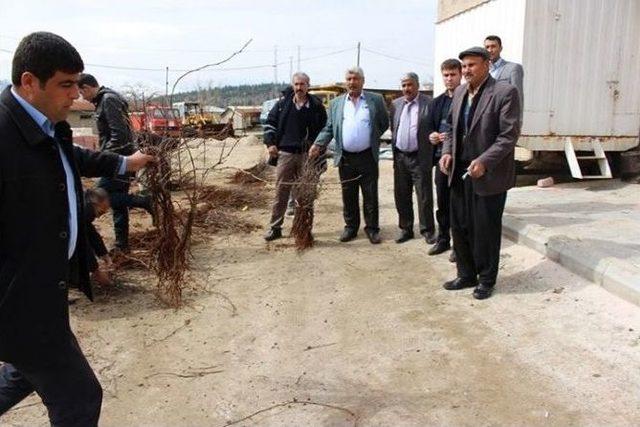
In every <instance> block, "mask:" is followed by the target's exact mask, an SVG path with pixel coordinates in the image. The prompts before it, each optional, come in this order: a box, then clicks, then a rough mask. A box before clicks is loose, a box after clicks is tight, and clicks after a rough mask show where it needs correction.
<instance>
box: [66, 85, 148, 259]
mask: <svg viewBox="0 0 640 427" xmlns="http://www.w3.org/2000/svg"><path fill="white" fill-rule="evenodd" d="M78 86H79V87H80V94H81V95H82V97H83V98H84V99H86V100H87V101H89V102H92V103H93V104H94V105H95V106H96V113H95V116H96V124H97V128H98V138H99V144H100V151H108V152H111V153H116V154H121V155H123V156H128V155H130V154H132V153H133V152H135V151H136V144H135V142H134V138H133V132H132V131H131V126H130V122H129V105H128V104H127V101H126V100H125V99H124V98H123V97H122V96H121V95H120V94H119V93H117V92H116V91H114V90H112V89H109V88H108V87H104V86H100V85H99V84H98V81H97V80H96V78H95V77H94V76H92V75H91V74H87V73H83V74H81V75H80V80H79V81H78ZM131 177H132V175H131V174H127V175H122V176H108V177H102V178H100V181H99V182H98V187H101V188H104V189H105V190H106V191H107V192H108V193H109V198H110V199H111V210H112V212H113V230H114V234H115V238H116V242H115V246H116V248H118V249H120V250H122V251H125V252H126V251H128V250H129V208H142V209H145V210H146V211H147V212H149V213H150V214H152V215H153V209H152V206H151V199H150V198H149V197H148V196H140V195H134V194H129V187H130V179H131Z"/></svg>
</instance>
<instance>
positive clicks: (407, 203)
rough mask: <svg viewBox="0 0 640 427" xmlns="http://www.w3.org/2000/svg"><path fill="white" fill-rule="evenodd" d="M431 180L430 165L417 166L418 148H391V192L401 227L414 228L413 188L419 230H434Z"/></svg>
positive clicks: (418, 162) (407, 229)
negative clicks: (425, 166)
mask: <svg viewBox="0 0 640 427" xmlns="http://www.w3.org/2000/svg"><path fill="white" fill-rule="evenodd" d="M431 180H432V178H431V168H429V169H427V170H425V169H423V168H421V167H420V159H419V157H418V152H415V153H404V152H402V151H400V150H395V151H394V153H393V195H394V199H395V202H396V210H397V211H398V226H399V227H400V228H401V229H402V230H406V231H410V232H413V219H414V216H413V189H414V188H415V191H416V198H417V201H418V206H417V207H418V221H419V222H420V234H424V233H433V232H434V231H435V228H436V225H435V221H434V219H433V186H432V184H431Z"/></svg>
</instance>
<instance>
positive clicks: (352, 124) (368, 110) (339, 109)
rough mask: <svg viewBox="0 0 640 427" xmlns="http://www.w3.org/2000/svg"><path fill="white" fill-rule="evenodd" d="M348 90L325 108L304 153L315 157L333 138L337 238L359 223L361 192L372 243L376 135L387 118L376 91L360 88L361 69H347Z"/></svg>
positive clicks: (345, 237) (376, 233) (376, 231)
mask: <svg viewBox="0 0 640 427" xmlns="http://www.w3.org/2000/svg"><path fill="white" fill-rule="evenodd" d="M345 80H346V84H347V94H345V95H341V96H339V97H337V98H336V99H334V100H333V101H332V102H331V105H330V106H329V116H328V119H327V124H326V125H325V127H324V129H322V131H321V132H320V134H319V135H318V137H317V138H316V140H315V142H314V144H313V145H312V146H311V148H310V149H309V157H310V158H312V159H313V158H315V157H317V156H319V155H320V153H321V152H322V149H323V148H324V147H326V146H327V144H329V142H330V141H331V140H332V139H335V141H336V147H335V154H334V156H333V161H334V165H335V166H338V171H339V173H340V180H341V181H342V204H343V208H342V212H343V216H344V222H345V228H344V231H343V232H342V235H341V236H340V241H341V242H348V241H350V240H353V239H355V238H356V236H357V235H358V228H359V227H360V206H359V200H358V199H359V193H360V191H362V199H363V210H364V222H365V228H364V231H365V233H366V234H367V237H368V238H369V241H370V242H371V243H373V244H377V243H380V242H381V240H380V226H379V212H378V156H379V150H380V136H381V135H382V134H383V133H384V132H385V131H386V130H387V128H388V127H389V116H388V113H387V109H386V107H385V105H384V99H383V98H382V96H381V95H378V94H375V93H371V92H366V91H363V90H362V88H363V87H364V71H362V68H360V67H352V68H349V69H348V70H347V72H346V74H345Z"/></svg>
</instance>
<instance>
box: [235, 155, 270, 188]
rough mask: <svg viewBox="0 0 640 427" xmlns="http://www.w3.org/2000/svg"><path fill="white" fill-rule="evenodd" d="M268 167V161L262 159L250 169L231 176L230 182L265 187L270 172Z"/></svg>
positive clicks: (241, 170)
mask: <svg viewBox="0 0 640 427" xmlns="http://www.w3.org/2000/svg"><path fill="white" fill-rule="evenodd" d="M267 166H268V165H267V162H266V160H264V159H262V160H260V161H259V162H258V163H257V164H255V165H254V166H251V167H250V168H248V169H240V170H238V171H237V172H236V173H235V174H233V175H232V176H231V180H230V182H231V183H233V184H258V185H264V184H266V183H267V173H268V172H269V169H268V167H267Z"/></svg>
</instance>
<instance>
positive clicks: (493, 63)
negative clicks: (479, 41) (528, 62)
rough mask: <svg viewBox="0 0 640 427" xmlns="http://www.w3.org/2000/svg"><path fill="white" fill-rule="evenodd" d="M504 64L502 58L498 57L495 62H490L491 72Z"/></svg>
mask: <svg viewBox="0 0 640 427" xmlns="http://www.w3.org/2000/svg"><path fill="white" fill-rule="evenodd" d="M504 63H505V60H504V59H502V57H500V58H498V59H497V60H496V62H492V63H491V69H492V70H497V69H498V68H500V67H502V66H503V65H504Z"/></svg>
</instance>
